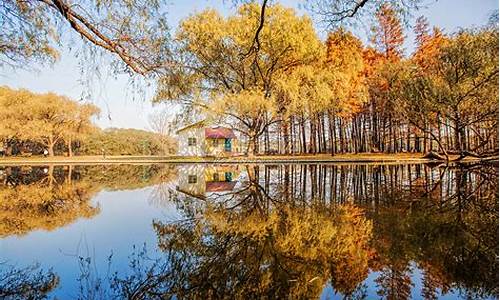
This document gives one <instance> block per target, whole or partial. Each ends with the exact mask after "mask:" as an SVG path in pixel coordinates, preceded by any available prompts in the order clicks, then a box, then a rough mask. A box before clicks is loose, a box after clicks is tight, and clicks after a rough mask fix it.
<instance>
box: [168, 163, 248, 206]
mask: <svg viewBox="0 0 500 300" xmlns="http://www.w3.org/2000/svg"><path fill="white" fill-rule="evenodd" d="M240 169H241V167H240V166H238V165H183V166H179V167H178V169H177V171H178V177H177V188H176V189H177V190H178V191H179V192H182V193H184V194H187V195H189V196H192V197H196V198H199V199H205V197H206V196H207V194H209V193H221V192H230V191H232V190H233V189H234V188H235V186H236V184H237V182H238V177H239V175H240V173H241V170H240Z"/></svg>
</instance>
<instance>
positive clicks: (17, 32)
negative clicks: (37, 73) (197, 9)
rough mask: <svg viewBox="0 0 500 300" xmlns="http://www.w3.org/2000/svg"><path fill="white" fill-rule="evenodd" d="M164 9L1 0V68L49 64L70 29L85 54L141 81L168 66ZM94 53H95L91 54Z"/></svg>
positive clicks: (120, 1) (151, 0)
mask: <svg viewBox="0 0 500 300" xmlns="http://www.w3.org/2000/svg"><path fill="white" fill-rule="evenodd" d="M165 6H166V4H165V3H164V2H163V1H159V0H145V1H135V0H112V1H92V0H85V1H71V0H70V1H68V0H43V1H36V0H28V1H17V0H6V1H2V5H1V6H0V26H1V27H2V32H1V33H0V65H7V66H12V67H14V68H20V67H21V68H22V67H24V68H29V67H30V63H31V62H32V61H36V62H39V63H45V62H53V61H54V60H56V59H57V58H58V57H59V55H60V54H59V53H60V50H59V48H60V46H66V48H68V47H67V46H68V45H67V39H66V37H64V35H63V32H64V31H65V30H67V29H70V32H72V33H76V34H77V35H78V36H79V37H81V38H82V40H83V41H84V42H85V43H87V44H88V45H91V47H90V49H93V50H97V49H100V50H104V51H106V52H109V53H112V54H114V57H116V60H115V63H118V65H117V68H116V70H118V71H122V70H123V69H124V68H123V67H124V66H125V68H126V70H127V71H129V72H133V73H137V74H141V75H146V74H149V73H151V72H153V71H155V70H157V69H158V68H159V67H160V66H164V65H165V64H166V63H167V62H168V61H169V59H168V57H169V53H170V49H169V35H168V27H167V24H166V18H165V15H166V9H165ZM94 53H95V51H94Z"/></svg>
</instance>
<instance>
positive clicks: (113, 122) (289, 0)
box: [0, 0, 498, 129]
mask: <svg viewBox="0 0 500 300" xmlns="http://www.w3.org/2000/svg"><path fill="white" fill-rule="evenodd" d="M173 2H177V3H173V4H172V5H171V8H170V10H169V22H170V25H171V27H172V28H173V29H175V28H176V26H177V24H178V23H179V21H180V20H181V19H182V18H184V17H186V16H188V15H190V14H193V13H195V12H196V11H200V10H203V9H204V8H206V7H213V8H215V9H217V10H219V11H221V12H223V13H224V14H226V15H227V14H229V13H231V11H232V9H233V6H232V4H231V3H232V1H229V0H225V1H224V0H205V1H187V0H183V1H180V0H177V1H173ZM279 2H281V3H283V4H284V5H286V6H289V7H294V8H296V9H300V3H301V2H303V1H300V0H286V1H279ZM495 9H498V2H497V1H496V0H439V1H435V0H427V2H426V8H424V9H422V10H420V11H418V12H415V15H424V16H426V17H427V18H428V20H429V22H430V24H431V25H432V26H438V27H440V28H443V29H444V30H445V32H453V31H455V30H457V29H458V28H468V27H473V26H481V25H484V24H485V23H486V22H487V21H488V17H489V15H490V14H491V12H492V11H493V10H495ZM317 30H318V33H319V34H320V36H325V32H324V30H323V29H321V27H320V26H318V24H317ZM358 34H359V35H360V36H365V35H366V34H365V32H364V31H361V30H360V32H358ZM407 36H408V39H407V42H406V44H405V46H406V48H407V51H410V50H411V45H412V43H413V38H412V35H411V33H407ZM73 39H74V40H77V39H76V38H73ZM75 56H76V53H75V50H73V51H69V50H68V51H63V53H62V56H61V59H60V60H59V61H58V62H57V63H56V64H55V65H53V66H51V67H44V68H41V69H40V70H39V71H38V72H27V71H22V70H18V71H12V70H10V69H0V85H7V86H10V87H14V88H26V89H30V90H33V91H36V92H47V91H52V92H56V93H58V94H63V95H67V96H70V97H72V98H73V99H80V98H81V95H82V94H83V92H84V91H85V90H86V89H87V87H89V86H90V89H91V101H92V102H93V103H94V104H96V105H97V106H99V107H100V108H101V111H102V114H101V117H100V118H99V119H98V120H97V121H96V122H97V124H98V125H99V126H101V127H102V128H106V127H126V128H139V129H149V124H148V116H149V115H150V114H151V113H153V112H155V111H162V110H164V109H165V108H166V106H165V105H156V106H153V105H152V104H151V103H150V102H149V101H148V98H149V97H150V95H151V94H152V93H153V91H152V90H151V89H152V88H146V89H145V94H144V95H143V96H142V97H139V98H138V97H137V94H136V93H133V92H132V90H133V89H132V88H131V86H130V82H129V80H128V77H127V76H125V75H122V76H118V77H115V76H107V75H102V76H101V78H99V80H93V81H92V82H90V83H87V84H83V83H82V80H85V79H86V76H82V75H81V69H80V67H79V65H78V63H79V59H78V58H76V57H75Z"/></svg>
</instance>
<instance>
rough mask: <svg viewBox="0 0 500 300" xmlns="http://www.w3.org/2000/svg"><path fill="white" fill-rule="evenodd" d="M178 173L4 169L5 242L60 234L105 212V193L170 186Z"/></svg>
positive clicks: (126, 168) (0, 225)
mask: <svg viewBox="0 0 500 300" xmlns="http://www.w3.org/2000/svg"><path fill="white" fill-rule="evenodd" d="M174 177H175V172H174V171H173V168H165V167H160V166H131V165H121V166H87V167H74V166H53V165H52V166H44V167H26V166H23V167H6V168H0V199H1V201H0V238H2V237H6V236H10V235H24V234H26V233H29V232H32V231H34V230H39V229H42V230H54V229H57V228H61V227H63V226H65V225H68V224H70V223H72V222H74V221H76V220H77V219H79V218H92V217H94V216H95V215H97V214H98V213H99V207H96V206H93V205H92V204H91V201H90V200H91V199H92V198H93V197H94V196H95V195H96V194H97V193H98V192H99V191H101V190H104V189H106V190H126V189H135V188H140V187H145V186H149V185H152V184H155V183H158V182H166V181H168V180H171V179H172V178H174Z"/></svg>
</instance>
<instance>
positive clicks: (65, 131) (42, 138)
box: [0, 87, 98, 156]
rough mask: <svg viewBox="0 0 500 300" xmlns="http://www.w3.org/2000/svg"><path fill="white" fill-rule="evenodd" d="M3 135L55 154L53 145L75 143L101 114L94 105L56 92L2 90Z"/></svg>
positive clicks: (0, 90)
mask: <svg viewBox="0 0 500 300" xmlns="http://www.w3.org/2000/svg"><path fill="white" fill-rule="evenodd" d="M0 107H1V109H0V116H1V117H0V118H1V119H2V120H3V122H2V123H1V124H0V135H1V136H2V138H3V139H4V140H8V139H13V138H15V139H19V140H31V141H34V142H37V143H40V144H42V145H43V146H44V147H46V148H47V150H48V152H49V155H50V156H53V155H54V146H55V145H56V144H57V143H58V142H63V141H64V140H65V138H67V140H69V141H70V140H72V138H74V137H75V136H76V135H78V134H80V133H83V132H84V131H85V130H87V129H88V127H90V126H91V123H90V122H91V121H90V119H91V117H92V116H93V115H95V114H96V113H97V112H98V109H97V107H95V106H94V105H89V104H88V105H80V104H78V103H77V102H75V101H73V100H71V99H69V98H67V97H64V96H59V95H56V94H54V93H46V94H35V93H32V92H29V91H27V90H13V89H10V88H7V87H2V88H0Z"/></svg>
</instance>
